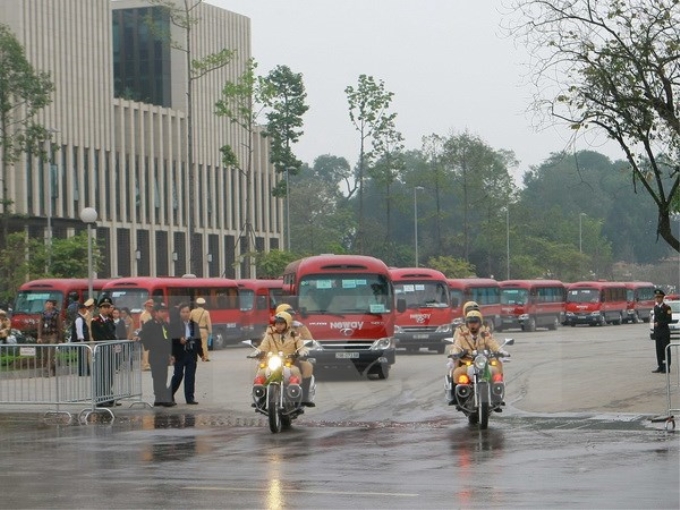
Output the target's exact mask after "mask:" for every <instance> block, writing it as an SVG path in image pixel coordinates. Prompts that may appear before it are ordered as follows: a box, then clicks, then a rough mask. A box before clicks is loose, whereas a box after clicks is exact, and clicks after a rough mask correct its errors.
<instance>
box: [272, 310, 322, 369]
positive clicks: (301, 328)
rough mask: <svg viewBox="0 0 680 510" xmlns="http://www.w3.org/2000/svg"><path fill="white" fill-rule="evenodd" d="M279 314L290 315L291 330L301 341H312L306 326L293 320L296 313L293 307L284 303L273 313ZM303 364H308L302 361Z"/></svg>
mask: <svg viewBox="0 0 680 510" xmlns="http://www.w3.org/2000/svg"><path fill="white" fill-rule="evenodd" d="M281 312H286V313H288V314H290V315H291V317H293V324H292V325H291V329H292V330H293V331H295V332H296V333H297V334H299V335H300V338H301V339H302V340H314V338H313V337H312V333H311V332H310V331H309V329H308V328H307V326H305V325H304V324H302V323H301V322H300V321H298V320H295V317H294V316H295V315H297V312H296V311H295V310H293V307H291V306H290V305H289V304H286V303H284V304H282V305H279V306H277V307H276V310H275V311H274V315H276V314H277V313H281ZM304 363H309V362H308V361H304Z"/></svg>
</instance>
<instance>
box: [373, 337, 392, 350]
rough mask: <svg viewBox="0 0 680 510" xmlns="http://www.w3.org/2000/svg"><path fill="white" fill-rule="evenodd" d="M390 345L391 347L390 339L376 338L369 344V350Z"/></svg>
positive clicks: (386, 347) (380, 348) (385, 347)
mask: <svg viewBox="0 0 680 510" xmlns="http://www.w3.org/2000/svg"><path fill="white" fill-rule="evenodd" d="M390 347H392V339H391V338H381V339H380V340H376V341H375V342H373V345H371V350H372V351H379V350H382V349H389V348H390Z"/></svg>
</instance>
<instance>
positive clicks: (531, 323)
mask: <svg viewBox="0 0 680 510" xmlns="http://www.w3.org/2000/svg"><path fill="white" fill-rule="evenodd" d="M526 328H527V329H526V331H529V332H531V333H533V332H534V331H536V317H529V320H528V321H527V326H526Z"/></svg>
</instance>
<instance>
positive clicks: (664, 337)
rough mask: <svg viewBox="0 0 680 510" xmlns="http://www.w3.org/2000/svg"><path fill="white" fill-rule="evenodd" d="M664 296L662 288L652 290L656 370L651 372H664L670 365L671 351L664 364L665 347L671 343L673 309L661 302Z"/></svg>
mask: <svg viewBox="0 0 680 510" xmlns="http://www.w3.org/2000/svg"><path fill="white" fill-rule="evenodd" d="M665 296H666V294H665V293H664V291H663V290H661V289H656V290H655V291H654V300H655V301H656V303H655V305H654V342H655V343H656V365H657V367H656V370H652V373H653V374H664V373H666V370H667V369H670V366H671V353H670V352H669V353H668V366H666V347H667V346H668V344H669V343H671V330H670V327H669V324H670V323H671V321H672V319H673V311H672V310H671V307H670V306H668V304H667V303H664V302H663V298H664V297H665Z"/></svg>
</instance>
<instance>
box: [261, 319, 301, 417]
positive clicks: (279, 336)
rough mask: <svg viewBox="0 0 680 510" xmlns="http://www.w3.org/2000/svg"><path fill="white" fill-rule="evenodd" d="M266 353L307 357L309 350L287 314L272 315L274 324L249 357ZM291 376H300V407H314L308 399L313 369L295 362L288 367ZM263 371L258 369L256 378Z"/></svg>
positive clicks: (262, 374)
mask: <svg viewBox="0 0 680 510" xmlns="http://www.w3.org/2000/svg"><path fill="white" fill-rule="evenodd" d="M268 352H273V353H279V352H281V353H283V356H284V357H285V356H294V355H295V354H297V355H299V356H307V354H309V349H307V347H305V341H304V340H303V339H302V338H301V337H300V334H299V333H297V331H295V330H294V329H293V317H292V316H291V315H290V314H289V313H287V312H278V313H277V314H276V315H274V324H273V325H271V326H269V327H268V328H267V331H265V334H264V336H263V338H262V341H261V342H260V345H259V346H258V348H257V349H256V351H255V353H254V354H253V355H252V356H251V357H254V358H255V357H261V356H262V355H266V354H267V353H268ZM290 370H291V375H294V376H297V377H298V378H300V376H301V375H302V405H304V406H306V407H315V404H314V402H312V401H310V399H309V387H310V386H311V383H312V373H313V371H314V367H313V366H312V364H311V363H310V362H308V361H305V360H300V359H298V360H296V362H295V364H294V365H293V366H291V367H290ZM264 375H265V371H264V369H262V368H261V369H258V372H257V376H264Z"/></svg>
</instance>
